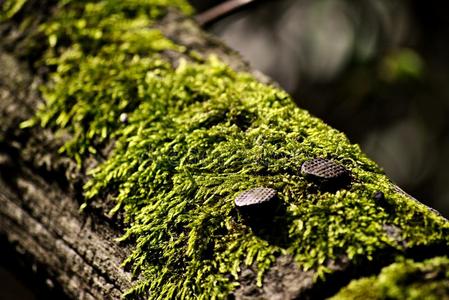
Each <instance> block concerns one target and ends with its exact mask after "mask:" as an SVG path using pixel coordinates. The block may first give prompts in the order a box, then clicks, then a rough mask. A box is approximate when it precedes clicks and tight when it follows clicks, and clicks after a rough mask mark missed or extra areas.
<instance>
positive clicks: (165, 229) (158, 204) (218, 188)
mask: <svg viewBox="0 0 449 300" xmlns="http://www.w3.org/2000/svg"><path fill="white" fill-rule="evenodd" d="M165 4H166V2H164V1H161V0H159V1H156V0H153V1H133V0H127V1H118V0H117V1H113V0H109V1H108V0H104V1H97V2H89V1H63V2H61V3H60V7H59V8H58V9H57V10H56V13H55V16H54V18H53V21H52V22H50V23H48V24H46V25H45V26H44V28H43V30H44V31H45V33H46V34H47V36H48V40H49V49H48V51H47V53H46V56H45V58H44V60H43V63H44V64H45V65H46V66H48V67H49V68H50V69H51V70H52V71H51V74H50V80H49V82H48V84H47V85H46V86H45V87H44V88H43V96H44V98H45V100H46V105H45V107H43V108H41V109H40V111H39V112H38V114H37V117H36V119H34V120H32V121H30V122H27V123H25V124H23V125H24V126H30V125H32V124H35V123H36V122H38V123H40V124H41V125H42V126H47V127H51V128H53V129H54V130H55V131H56V132H58V133H61V134H62V133H67V132H68V133H69V134H70V136H71V138H70V139H69V140H68V141H67V143H66V145H65V146H64V147H63V149H62V151H63V152H64V153H66V154H67V155H69V156H71V157H74V158H75V159H77V160H78V162H79V163H80V165H82V162H83V160H84V159H86V157H88V156H89V155H93V156H96V157H97V158H99V159H100V160H101V159H102V158H101V157H100V155H99V153H100V151H101V150H102V149H103V148H104V146H105V143H107V142H109V141H114V142H115V145H114V149H113V152H112V153H111V155H110V156H109V157H108V158H107V159H106V160H105V161H104V162H103V163H101V164H100V165H99V166H98V167H96V168H95V169H91V170H89V174H90V175H91V179H90V181H89V182H88V183H87V184H86V186H85V195H86V199H87V203H88V199H91V198H94V197H96V198H102V197H104V196H105V195H106V194H113V195H114V196H115V197H114V198H115V201H116V206H115V208H114V209H113V210H112V211H111V215H113V214H114V213H116V212H117V211H118V210H120V211H122V212H124V215H125V217H126V218H125V223H126V233H125V235H124V236H123V237H122V240H126V241H128V242H131V243H133V244H134V251H133V252H132V254H131V255H130V257H129V258H128V259H127V260H126V261H125V264H128V265H130V266H131V267H132V270H133V272H134V273H135V274H140V275H141V276H140V281H139V283H138V284H136V286H134V287H133V288H132V290H130V291H129V292H128V293H127V295H128V296H133V295H149V296H150V298H154V299H168V298H174V297H175V296H176V297H178V298H183V299H203V298H204V299H205V298H207V299H209V298H223V297H225V296H226V295H228V294H229V293H230V292H232V291H233V289H235V287H236V286H237V285H238V283H237V281H238V276H239V270H240V267H241V266H243V265H248V266H254V267H256V268H257V270H258V272H259V273H258V274H259V283H261V279H262V276H263V273H264V271H265V270H267V268H269V266H270V265H271V264H272V263H273V261H274V260H275V258H276V256H278V255H280V254H290V255H292V256H293V257H294V258H295V261H296V262H297V263H298V265H299V266H300V268H302V269H304V270H308V269H313V270H315V272H316V274H317V276H325V274H326V273H327V272H331V270H329V269H327V267H326V264H327V263H328V262H329V261H331V260H332V259H335V258H337V257H341V256H342V255H346V256H347V257H348V258H349V259H350V260H351V261H352V262H353V263H358V261H360V260H366V259H367V258H368V259H370V258H371V257H372V256H373V255H375V254H376V253H377V252H378V251H382V250H399V251H400V250H403V248H404V247H405V246H404V245H405V244H406V245H407V247H414V246H418V245H431V244H433V243H439V244H447V242H448V229H449V225H448V224H447V223H446V222H445V220H444V219H442V218H440V217H438V216H437V215H435V214H432V213H429V212H428V211H427V209H426V208H425V207H424V206H422V205H419V204H417V203H415V202H414V201H411V200H409V199H408V198H407V197H405V196H404V195H402V194H398V193H397V192H396V191H395V189H394V187H393V185H392V184H391V183H390V182H389V181H388V179H387V178H386V177H385V176H384V175H383V174H382V172H381V170H380V169H379V168H378V167H377V166H376V165H375V164H374V163H373V162H372V161H370V160H369V159H368V158H366V157H365V156H364V155H363V154H362V153H361V151H360V149H359V147H358V146H356V145H352V144H350V142H349V141H348V140H347V139H346V137H345V136H344V135H343V134H341V133H339V132H337V131H335V130H333V129H332V128H330V127H328V126H327V125H325V124H324V123H323V122H321V121H320V120H319V119H316V118H314V117H311V116H310V115H309V114H308V113H307V112H305V111H303V110H301V109H299V108H297V107H296V106H295V105H294V103H293V101H292V100H291V99H290V98H289V96H288V95H287V94H286V93H285V92H283V91H280V90H278V89H277V88H275V87H272V86H269V85H265V84H262V83H259V82H257V81H256V80H255V79H254V78H253V77H252V76H251V75H249V74H246V73H237V72H235V71H233V70H231V69H230V68H229V67H227V66H226V65H224V64H223V63H221V62H220V61H219V60H218V59H216V58H213V57H211V58H210V59H208V60H207V61H205V62H203V63H191V62H187V61H186V60H180V61H179V65H178V67H176V68H173V67H172V66H171V64H170V63H169V62H168V61H167V60H166V59H164V56H163V53H164V51H167V50H170V51H177V52H185V49H184V48H183V47H182V46H180V45H176V44H175V43H173V42H172V41H170V40H168V39H167V38H165V37H164V36H162V34H161V33H160V32H159V31H157V30H156V29H154V28H153V27H152V26H153V25H154V22H155V20H156V19H157V18H158V17H160V16H162V15H163V14H164V9H163V6H164V5H165ZM170 4H176V6H178V7H179V8H181V9H184V10H185V11H189V9H188V8H187V6H186V4H185V3H184V2H182V1H179V2H170ZM122 113H126V114H127V121H126V122H120V120H119V119H120V118H119V116H120V114H122ZM315 157H325V158H331V159H334V160H336V161H338V162H340V163H341V164H343V165H345V166H346V168H348V169H349V170H351V171H352V174H353V177H354V180H353V184H352V186H351V187H350V188H347V189H343V190H340V191H338V192H336V193H329V192H325V191H321V190H319V189H318V188H317V187H316V186H315V185H314V184H313V183H311V182H308V181H307V180H306V179H305V178H304V177H303V176H301V175H300V167H301V164H302V163H303V162H304V161H305V160H307V159H311V158H315ZM256 186H266V187H272V188H275V189H276V190H277V191H278V193H279V198H280V200H281V202H282V203H283V205H284V208H285V211H283V212H282V214H281V215H279V216H278V217H279V218H278V219H275V221H274V222H275V224H276V226H273V225H272V224H268V225H267V227H276V230H277V231H276V232H274V233H273V232H271V233H269V234H267V232H264V231H263V230H262V232H260V231H258V230H255V229H254V228H252V227H251V226H249V225H248V224H247V223H245V221H244V220H243V219H242V218H241V217H240V216H239V215H238V214H237V212H236V211H235V208H234V205H233V200H234V198H235V196H236V195H237V194H238V193H240V192H242V191H244V190H246V189H249V188H253V187H256ZM376 191H383V192H384V193H385V195H386V197H387V199H389V201H390V204H389V205H388V208H385V207H383V206H382V205H379V203H377V202H376V201H375V200H374V198H373V194H374V193H375V192H376ZM86 205H87V204H86ZM392 209H394V213H391V211H390V210H392ZM280 220H281V221H280ZM385 225H391V226H393V225H394V226H396V227H399V228H401V230H402V231H401V233H400V235H401V236H400V239H401V240H402V241H405V242H398V240H397V239H393V238H391V237H389V236H388V234H387V232H386V231H385V230H384V226H385Z"/></svg>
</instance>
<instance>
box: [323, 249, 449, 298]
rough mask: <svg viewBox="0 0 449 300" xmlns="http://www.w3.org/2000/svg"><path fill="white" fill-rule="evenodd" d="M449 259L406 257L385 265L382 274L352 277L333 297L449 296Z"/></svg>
mask: <svg viewBox="0 0 449 300" xmlns="http://www.w3.org/2000/svg"><path fill="white" fill-rule="evenodd" d="M448 295H449V259H448V258H447V257H436V258H432V259H428V260H425V261H423V262H414V261H413V260H404V261H401V262H397V263H394V264H392V265H390V266H388V267H386V268H384V269H382V271H381V273H380V274H379V275H378V276H372V277H368V278H362V279H358V280H354V281H352V282H351V283H350V284H349V285H348V286H347V287H345V288H344V289H342V290H341V291H340V292H339V293H338V294H337V295H335V296H334V297H332V299H333V300H349V299H354V300H355V299H363V300H371V299H373V300H374V299H392V300H393V299H398V300H399V299H428V300H438V299H447V297H448Z"/></svg>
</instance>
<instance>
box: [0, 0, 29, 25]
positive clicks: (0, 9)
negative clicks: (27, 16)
mask: <svg viewBox="0 0 449 300" xmlns="http://www.w3.org/2000/svg"><path fill="white" fill-rule="evenodd" d="M26 1H27V0H5V1H2V2H0V22H1V21H5V20H8V19H10V18H12V17H13V16H14V15H15V14H17V13H18V12H19V11H20V9H21V8H22V7H23V5H24V4H25V3H26Z"/></svg>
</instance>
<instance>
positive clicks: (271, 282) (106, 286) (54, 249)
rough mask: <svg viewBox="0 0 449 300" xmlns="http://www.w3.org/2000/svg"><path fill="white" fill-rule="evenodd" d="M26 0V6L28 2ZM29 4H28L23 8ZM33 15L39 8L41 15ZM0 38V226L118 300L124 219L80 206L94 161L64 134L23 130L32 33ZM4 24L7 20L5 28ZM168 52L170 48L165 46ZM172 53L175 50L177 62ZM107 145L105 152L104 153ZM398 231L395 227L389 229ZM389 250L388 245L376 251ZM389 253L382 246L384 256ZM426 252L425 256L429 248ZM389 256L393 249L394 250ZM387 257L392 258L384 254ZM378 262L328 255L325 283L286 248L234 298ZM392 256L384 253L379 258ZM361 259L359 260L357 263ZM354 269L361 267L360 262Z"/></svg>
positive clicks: (69, 278) (79, 282)
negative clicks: (68, 150) (69, 152)
mask: <svg viewBox="0 0 449 300" xmlns="http://www.w3.org/2000/svg"><path fill="white" fill-rule="evenodd" d="M34 5H36V4H34ZM31 7H32V6H31ZM28 11H29V10H28ZM37 15H38V16H39V17H38V19H42V18H44V17H45V14H37ZM2 26H3V27H2V28H3V30H0V32H2V34H3V35H4V38H3V37H2V39H3V42H1V43H0V66H1V67H0V235H1V236H2V237H4V238H5V239H6V240H7V241H8V243H9V244H10V245H12V246H13V247H14V248H15V249H16V252H17V253H20V256H21V257H23V258H24V257H26V258H27V260H26V261H27V264H28V265H29V266H30V269H31V266H32V265H38V266H40V268H42V269H44V270H45V272H44V273H45V275H44V276H46V277H48V280H50V281H48V282H51V283H53V284H55V285H57V286H59V287H61V289H62V290H63V292H64V293H65V294H66V295H67V296H68V297H70V298H73V299H117V298H120V297H121V295H122V294H123V293H124V292H125V291H126V290H127V289H129V288H130V287H131V286H132V284H133V281H134V280H135V278H132V276H131V274H130V273H129V272H128V271H127V270H125V269H123V268H122V267H121V263H122V261H123V260H124V259H125V258H126V257H127V256H128V254H129V253H130V248H129V245H127V244H120V243H118V242H115V238H118V237H120V236H121V234H122V233H123V232H122V228H121V227H120V225H117V222H116V220H114V221H111V220H110V218H109V217H108V215H107V212H108V210H109V209H110V208H111V207H110V204H108V203H109V202H106V201H96V202H94V203H93V204H92V206H90V207H89V209H88V210H87V211H86V212H84V213H80V211H79V207H80V205H81V204H82V185H83V183H84V182H86V178H87V176H86V174H85V170H86V169H87V167H88V166H90V165H95V164H97V163H98V162H97V161H93V160H91V161H87V162H85V165H84V166H83V168H82V169H81V170H78V169H77V168H76V164H75V162H74V161H73V160H71V159H69V158H67V157H64V156H63V155H61V154H59V153H58V149H59V148H60V146H61V145H62V143H63V139H61V138H60V137H56V136H55V135H54V133H53V132H52V131H51V130H49V129H42V128H31V129H26V130H22V129H20V128H19V124H20V123H21V122H23V121H25V120H27V119H29V118H30V117H32V116H33V115H34V113H35V111H36V109H37V106H38V105H39V103H42V100H41V99H40V95H39V92H38V86H39V84H40V83H41V82H42V78H41V77H40V75H39V70H34V69H33V68H32V67H30V66H29V65H28V64H27V61H26V59H25V58H24V57H23V55H22V52H21V47H22V46H23V45H24V43H25V42H24V41H26V42H29V36H30V35H31V36H33V35H32V34H30V33H29V32H25V33H22V35H20V36H16V35H15V34H16V33H17V31H16V29H17V28H15V27H14V26H16V25H15V24H13V23H8V24H6V25H2ZM157 27H158V28H159V29H160V30H161V31H162V32H163V33H164V35H166V36H167V37H169V38H170V39H172V40H174V41H176V42H177V43H178V44H181V45H184V46H186V47H187V48H189V49H192V50H195V51H198V52H200V53H203V54H215V55H217V56H219V57H220V58H221V59H222V60H224V61H225V62H226V63H228V64H229V65H231V66H232V67H233V68H234V69H236V70H244V71H249V72H252V73H253V74H254V75H255V76H256V77H257V78H258V79H259V80H261V81H263V82H269V79H267V78H266V77H265V76H264V75H262V74H260V73H258V72H257V71H254V70H251V69H250V68H249V66H248V65H247V64H246V63H245V62H244V61H243V60H242V59H241V58H240V57H239V55H238V54H236V53H235V52H234V51H232V50H230V49H229V48H227V47H226V46H224V45H223V44H221V43H220V42H219V41H218V40H216V39H215V38H213V37H211V36H209V35H208V34H206V33H204V32H203V31H202V30H201V29H200V28H199V27H198V26H197V24H196V23H195V22H194V21H192V20H191V19H190V18H187V17H185V16H182V15H181V14H179V13H177V12H170V13H169V14H168V15H167V16H166V17H165V18H164V19H163V20H161V21H160V22H159V24H158V25H157ZM5 28H7V29H5ZM165 55H166V56H167V57H169V58H170V57H171V56H173V53H166V54H165ZM177 58H178V57H174V58H173V57H172V59H173V63H174V64H176V60H177ZM107 154H108V153H107V151H105V153H104V156H107ZM385 230H386V231H388V232H391V235H392V236H395V235H396V236H397V235H398V231H400V229H398V228H395V227H391V228H386V229H385ZM426 249H427V250H429V252H430V253H432V254H431V255H430V256H432V255H434V256H436V255H437V254H441V253H443V254H444V253H447V250H448V248H447V246H446V245H436V246H435V247H431V248H426ZM379 255H383V256H385V253H382V254H379ZM386 256H388V255H386ZM427 256H429V255H427ZM392 257H393V256H392ZM387 261H391V258H389V259H388V260H387ZM375 262H376V260H374V262H369V261H368V260H366V261H365V265H363V266H354V265H351V264H350V263H349V262H348V259H347V257H345V256H341V257H340V259H338V260H335V261H330V262H326V264H327V266H328V268H329V269H330V270H332V271H333V275H332V276H330V277H327V279H326V282H323V281H317V282H315V281H313V279H312V278H313V275H314V272H313V271H302V270H301V269H300V268H299V267H298V266H297V265H296V264H295V263H294V262H293V259H292V257H289V256H288V255H282V256H280V257H278V258H277V261H276V263H275V264H274V266H273V267H272V268H271V270H270V271H269V272H268V273H267V274H266V276H265V277H264V282H263V286H262V287H259V286H257V285H256V279H255V277H256V275H255V273H254V272H253V270H251V269H249V268H248V269H244V270H242V272H241V276H240V278H241V280H240V284H241V285H240V287H239V288H238V289H237V290H236V291H235V292H234V296H235V297H237V298H239V299H294V298H308V297H318V298H322V297H326V296H330V295H332V294H334V293H335V292H337V291H338V290H339V289H340V288H341V287H343V286H345V285H346V284H347V283H348V282H349V281H350V280H351V279H352V278H356V277H359V276H361V274H366V273H368V274H370V273H372V272H375V270H379V268H380V267H381V266H376V263H375ZM386 264H388V263H387V262H384V263H383V265H386ZM359 268H363V269H365V270H364V271H360V270H359ZM356 269H357V270H356Z"/></svg>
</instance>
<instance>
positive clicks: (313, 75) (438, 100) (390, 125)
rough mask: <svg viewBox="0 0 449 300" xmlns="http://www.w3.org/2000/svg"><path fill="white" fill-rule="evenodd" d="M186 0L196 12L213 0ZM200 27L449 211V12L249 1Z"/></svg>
mask: <svg viewBox="0 0 449 300" xmlns="http://www.w3.org/2000/svg"><path fill="white" fill-rule="evenodd" d="M191 2H192V3H193V4H194V5H195V6H196V7H197V8H198V9H199V10H200V11H201V10H204V9H207V8H210V7H211V6H214V5H217V4H218V3H219V2H218V1H203V0H191ZM205 28H206V29H207V30H208V31H210V32H212V33H214V34H216V35H218V36H219V37H221V38H222V39H223V40H224V41H225V42H226V43H227V44H228V45H230V46H231V47H232V48H234V49H236V50H238V51H239V52H240V53H241V54H242V56H243V57H244V58H245V59H246V60H248V61H249V62H250V63H251V65H252V66H253V67H254V68H255V69H258V70H261V71H262V72H264V73H265V74H267V75H269V76H270V77H272V78H273V79H274V80H276V81H277V82H279V83H280V85H281V86H282V87H283V88H284V89H286V90H287V91H288V92H289V93H290V94H291V95H292V96H293V98H294V99H296V102H297V103H298V105H299V106H300V107H301V108H305V109H307V110H309V111H310V112H311V113H312V114H314V115H316V116H318V117H320V118H322V119H323V120H324V121H325V122H326V123H328V124H330V125H331V126H333V127H335V128H337V129H339V130H341V131H343V132H345V133H346V134H347V135H348V137H349V138H350V140H351V141H352V142H354V143H358V144H360V146H361V147H362V149H363V150H364V152H365V153H367V154H368V155H369V156H370V157H371V158H372V159H374V160H375V161H376V162H377V163H378V164H379V165H380V166H382V167H383V168H384V170H385V172H386V173H387V175H388V176H389V177H390V178H392V179H393V180H394V181H395V182H396V183H397V184H398V185H399V186H401V187H402V188H403V189H404V190H406V191H407V192H408V193H410V194H411V195H413V196H415V197H416V198H418V199H419V200H420V201H422V202H425V203H426V204H428V205H430V206H432V207H434V208H436V209H437V210H439V211H440V212H441V213H442V214H444V215H445V216H446V217H449V174H448V172H447V171H448V169H449V120H448V116H449V17H448V15H447V11H446V10H445V9H444V6H443V5H442V3H441V2H439V1H419V0H408V1H406V0H402V1H401V0H396V1H391V0H366V1H351V0H271V1H270V0H255V1H253V2H251V4H249V5H246V6H245V7H243V8H241V9H240V10H238V11H234V12H233V13H232V14H229V15H228V16H226V17H225V18H220V19H217V20H215V21H214V22H211V23H209V24H207V25H205Z"/></svg>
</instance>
